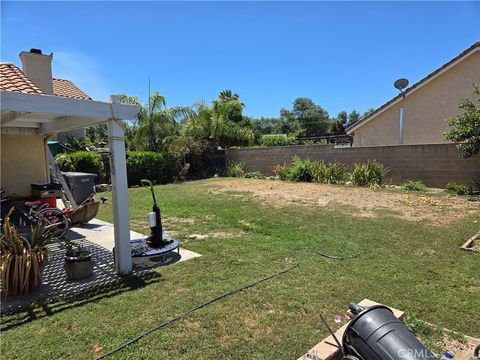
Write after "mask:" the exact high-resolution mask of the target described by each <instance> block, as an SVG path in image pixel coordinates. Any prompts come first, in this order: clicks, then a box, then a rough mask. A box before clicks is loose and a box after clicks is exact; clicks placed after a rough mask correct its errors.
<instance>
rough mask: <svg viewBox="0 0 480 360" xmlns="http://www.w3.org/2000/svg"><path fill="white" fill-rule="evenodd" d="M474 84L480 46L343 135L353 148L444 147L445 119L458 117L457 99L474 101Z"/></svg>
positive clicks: (477, 79) (479, 73) (479, 78)
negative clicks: (401, 117)
mask: <svg viewBox="0 0 480 360" xmlns="http://www.w3.org/2000/svg"><path fill="white" fill-rule="evenodd" d="M474 83H479V84H480V42H476V43H475V44H473V45H472V46H470V47H469V48H468V49H466V50H465V51H463V52H462V53H460V54H459V55H458V56H456V57H455V58H453V59H452V60H450V61H449V62H447V63H446V64H444V65H443V66H441V67H440V68H438V69H436V70H435V71H433V72H432V73H430V74H428V75H427V76H426V77H424V78H423V79H421V80H420V81H418V82H416V83H415V84H413V85H412V86H410V87H409V88H407V89H406V90H405V91H404V92H403V94H399V95H397V96H396V97H394V98H393V99H391V100H389V101H388V102H386V103H385V104H383V105H382V106H380V107H379V108H378V109H376V110H375V111H374V112H372V113H371V114H370V115H368V116H367V117H365V118H363V119H362V120H360V121H359V122H357V123H356V124H353V125H352V126H350V127H349V128H347V134H349V135H353V146H356V147H358V146H385V145H387V146H388V145H419V144H441V143H446V142H448V141H447V140H446V139H445V138H444V136H443V132H444V131H445V130H447V129H448V124H447V122H446V119H447V118H449V117H452V116H455V115H458V114H460V113H461V110H460V109H458V102H459V101H460V100H461V99H465V98H468V99H472V100H473V99H474V95H473V84H474ZM401 111H403V124H402V121H401V120H400V112H401Z"/></svg>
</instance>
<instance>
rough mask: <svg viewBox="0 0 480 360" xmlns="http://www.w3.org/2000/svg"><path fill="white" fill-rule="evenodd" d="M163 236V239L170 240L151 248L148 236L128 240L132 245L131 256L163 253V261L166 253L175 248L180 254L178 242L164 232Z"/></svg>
mask: <svg viewBox="0 0 480 360" xmlns="http://www.w3.org/2000/svg"><path fill="white" fill-rule="evenodd" d="M163 237H164V239H165V240H169V241H171V242H170V243H169V244H167V245H165V246H162V247H159V248H152V247H149V246H148V244H147V238H148V236H144V237H141V238H138V239H134V240H130V244H131V246H132V257H149V256H158V255H163V261H164V262H165V257H166V255H167V254H168V253H170V252H172V251H174V250H177V251H178V253H179V254H180V242H179V241H178V240H175V239H173V238H171V237H170V236H168V235H165V234H164V236H163Z"/></svg>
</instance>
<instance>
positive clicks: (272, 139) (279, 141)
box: [261, 135, 289, 146]
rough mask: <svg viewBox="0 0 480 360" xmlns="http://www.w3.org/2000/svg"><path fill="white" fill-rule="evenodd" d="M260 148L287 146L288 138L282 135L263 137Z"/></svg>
mask: <svg viewBox="0 0 480 360" xmlns="http://www.w3.org/2000/svg"><path fill="white" fill-rule="evenodd" d="M261 145H262V146H286V145H289V141H288V138H287V137H286V136H284V135H263V136H262V142H261Z"/></svg>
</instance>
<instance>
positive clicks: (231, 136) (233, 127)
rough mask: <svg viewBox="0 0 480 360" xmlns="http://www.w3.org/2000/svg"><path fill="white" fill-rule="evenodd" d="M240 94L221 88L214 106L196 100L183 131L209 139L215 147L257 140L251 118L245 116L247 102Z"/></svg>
mask: <svg viewBox="0 0 480 360" xmlns="http://www.w3.org/2000/svg"><path fill="white" fill-rule="evenodd" d="M239 98H240V97H239V95H238V94H232V92H231V91H230V90H225V91H222V92H221V93H220V94H219V96H218V98H217V99H215V100H213V101H212V107H209V106H207V105H206V104H205V103H201V102H200V103H196V104H195V105H194V106H193V109H192V110H193V111H192V112H191V113H190V114H189V116H188V119H187V121H185V123H184V131H185V133H186V134H189V135H190V136H194V137H196V138H203V139H208V141H209V142H210V144H211V145H212V146H213V147H218V146H220V147H229V146H235V145H248V144H252V143H254V141H255V132H254V131H253V129H252V125H251V123H250V120H249V119H248V118H247V117H245V116H243V114H242V112H243V108H244V106H245V105H244V104H243V103H242V102H240V99H239Z"/></svg>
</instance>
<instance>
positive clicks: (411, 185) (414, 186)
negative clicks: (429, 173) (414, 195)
mask: <svg viewBox="0 0 480 360" xmlns="http://www.w3.org/2000/svg"><path fill="white" fill-rule="evenodd" d="M402 190H405V191H427V187H426V186H425V184H424V183H423V181H422V180H417V181H413V180H410V181H407V182H406V183H405V184H402Z"/></svg>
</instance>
